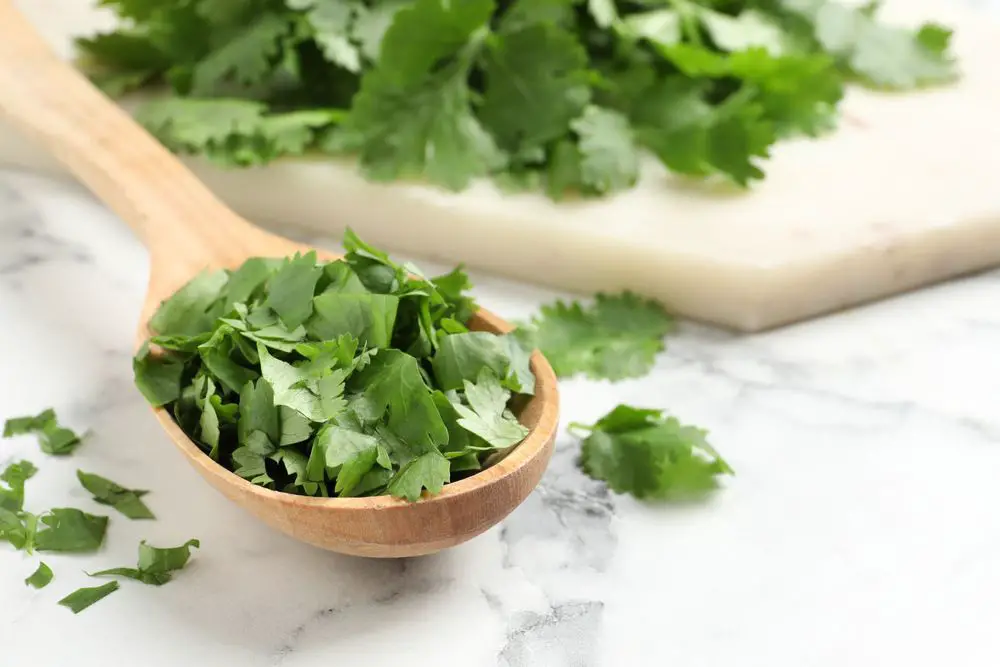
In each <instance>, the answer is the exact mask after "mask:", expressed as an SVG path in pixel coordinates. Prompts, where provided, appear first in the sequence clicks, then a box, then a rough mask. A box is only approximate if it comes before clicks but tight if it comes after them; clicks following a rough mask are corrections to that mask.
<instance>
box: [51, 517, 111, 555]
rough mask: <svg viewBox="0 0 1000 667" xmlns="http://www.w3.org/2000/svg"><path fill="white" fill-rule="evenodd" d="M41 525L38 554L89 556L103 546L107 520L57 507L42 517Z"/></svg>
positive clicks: (106, 518)
mask: <svg viewBox="0 0 1000 667" xmlns="http://www.w3.org/2000/svg"><path fill="white" fill-rule="evenodd" d="M39 523H40V524H41V526H40V527H39V529H38V532H37V533H36V534H35V536H34V544H35V549H37V550H38V551H65V552H74V553H87V552H91V551H97V550H98V549H100V548H101V545H102V544H103V543H104V534H105V532H106V531H107V527H108V517H106V516H100V515H94V514H87V513H86V512H83V511H81V510H78V509H75V508H72V507H57V508H55V509H51V510H49V511H48V512H46V513H45V514H42V515H41V516H40V517H39Z"/></svg>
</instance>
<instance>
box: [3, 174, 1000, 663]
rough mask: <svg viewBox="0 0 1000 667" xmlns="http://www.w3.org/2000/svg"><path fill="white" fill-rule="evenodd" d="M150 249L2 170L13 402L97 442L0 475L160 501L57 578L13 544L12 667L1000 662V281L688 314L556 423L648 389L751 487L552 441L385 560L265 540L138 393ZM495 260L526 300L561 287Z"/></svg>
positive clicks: (86, 210) (8, 575) (106, 218)
mask: <svg viewBox="0 0 1000 667" xmlns="http://www.w3.org/2000/svg"><path fill="white" fill-rule="evenodd" d="M317 243H325V244H327V245H330V244H331V242H330V241H329V240H327V241H325V242H324V241H317ZM146 267H147V262H146V258H145V254H144V252H143V250H142V249H141V247H140V246H139V244H138V243H137V242H136V241H135V240H134V239H133V238H132V236H131V235H130V233H129V231H128V230H127V229H126V228H125V227H124V226H123V225H121V224H120V223H119V222H118V221H117V220H116V219H115V218H114V217H113V216H111V215H110V214H109V213H107V212H106V211H105V210H104V209H103V208H101V207H100V206H99V205H97V204H96V203H95V202H94V201H93V200H92V199H91V198H89V197H88V196H87V195H86V194H84V193H83V192H82V191H81V190H79V189H78V188H75V187H72V186H67V185H64V184H56V183H54V182H49V181H45V180H42V179H40V178H37V177H32V176H28V175H24V174H16V173H12V172H6V173H4V172H0V378H2V383H0V420H2V419H4V418H6V417H9V416H12V415H18V414H22V413H29V412H35V411H37V410H39V409H41V408H43V407H46V406H49V405H52V406H54V407H55V408H56V409H57V410H58V411H59V413H60V415H62V416H63V418H64V419H65V421H67V422H68V423H69V424H71V425H72V426H75V427H78V428H89V429H90V430H91V431H92V436H91V437H89V438H88V439H87V441H86V442H85V444H84V445H83V446H81V447H80V448H79V450H77V454H76V455H75V456H73V457H72V458H68V459H55V458H51V457H45V456H44V455H42V454H41V453H40V452H39V451H38V450H37V447H36V446H35V445H34V444H33V442H32V441H31V440H29V439H17V440H8V441H0V465H3V464H5V463H6V462H7V461H9V460H12V459H18V458H22V457H24V458H29V459H31V460H32V461H34V462H35V463H37V464H38V465H39V467H40V469H41V471H40V473H39V475H38V476H37V477H36V478H35V479H32V480H31V481H30V482H29V485H28V501H27V505H28V507H29V509H34V510H42V509H45V508H47V507H51V506H59V505H64V504H69V505H73V506H78V507H81V508H85V509H90V510H91V511H94V510H96V509H98V507H99V506H96V505H94V504H92V503H91V502H90V501H89V500H88V498H87V497H86V495H85V493H84V492H83V490H82V489H80V488H78V485H77V483H76V481H75V478H74V471H75V470H76V468H78V467H79V468H83V469H85V470H90V471H93V472H98V473H101V474H105V475H107V476H108V477H110V478H112V479H115V480H117V481H120V482H122V483H125V484H128V485H131V486H135V487H139V488H148V489H151V490H152V493H151V494H150V496H149V497H148V498H149V504H150V506H151V507H152V509H153V510H154V511H155V512H156V513H157V515H158V516H159V520H158V521H155V522H130V521H128V520H126V519H124V518H120V517H118V516H112V521H111V525H110V529H109V536H108V540H107V544H106V546H105V548H104V549H103V551H102V552H101V553H99V554H96V555H93V556H85V557H79V556H77V557H73V556H65V557H60V556H51V555H46V557H45V560H46V561H47V562H49V564H50V565H51V566H52V567H53V569H54V570H55V573H56V579H55V580H54V582H53V583H52V584H51V585H50V586H49V587H48V588H46V589H44V590H42V591H39V592H36V591H33V590H31V589H28V588H26V587H25V586H24V585H23V583H22V580H23V578H24V577H26V576H27V575H28V574H30V573H31V572H32V571H33V569H34V567H35V563H36V561H37V558H32V557H26V556H24V555H23V554H21V553H18V552H14V551H13V550H12V549H10V548H9V547H0V600H2V602H0V655H2V658H0V664H2V665H4V666H5V667H7V666H10V667H20V666H22V665H46V666H49V665H51V666H53V667H55V666H61V665H69V664H73V665H79V666H80V667H97V666H98V665H115V666H117V665H143V667H168V666H169V667H173V666H180V665H198V666H199V667H215V666H219V667H229V666H230V665H241V666H243V667H265V666H278V665H281V666H284V667H319V666H323V667H327V666H329V665H334V664H338V665H349V666H352V667H353V666H354V665H358V666H363V667H376V666H380V665H386V666H389V665H392V666H397V665H400V664H415V665H416V664H419V665H436V666H439V667H448V666H455V667H480V666H483V667H486V666H492V665H500V666H504V667H525V666H533V665H540V666H543V667H563V666H567V667H568V666H581V667H582V666H591V665H593V666H602V667H603V666H608V667H617V666H619V665H657V666H659V665H678V666H684V667H687V666H695V667H716V666H718V667H732V666H734V665H739V666H740V667H776V666H777V667H785V666H787V667H812V666H816V667H842V666H844V665H852V666H855V665H860V666H867V665H879V666H881V665H894V664H900V665H907V666H908V667H911V666H915V665H948V666H957V667H972V666H978V665H983V666H984V667H985V666H994V665H997V664H1000V634H998V633H997V630H996V628H997V626H998V623H1000V564H998V561H1000V558H998V556H1000V524H998V522H997V521H996V519H995V517H996V509H995V508H996V506H997V503H998V502H1000V485H998V484H997V481H998V479H1000V413H998V411H997V409H996V404H997V396H998V395H1000V346H998V345H997V340H998V335H1000V309H998V308H997V307H996V304H997V303H998V301H1000V273H990V274H985V275H982V276H978V277H974V278H970V279H967V280H963V281H960V282H956V283H952V284H947V285H942V286H939V287H936V288H932V289H928V290H925V291H923V292H920V293H916V294H912V295H908V296H905V297H901V298H897V299H894V300H892V301H888V302H883V303H880V304H877V305H873V306H869V307H865V308H862V309H858V310H855V311H852V312H849V313H845V314H842V315H838V316H834V317H830V318H827V319H824V320H821V321H816V322H813V323H810V324H805V325H800V326H796V327H793V328H789V329H785V330H782V331H779V332H773V333H768V334H764V335H756V336H735V335H731V334H727V333H722V332H719V331H713V330H708V329H704V328H700V327H694V326H684V327H683V328H682V330H681V333H680V334H679V335H678V336H676V337H674V338H672V339H671V341H670V344H669V345H670V347H669V351H668V352H667V353H666V354H664V355H662V356H661V357H660V359H659V362H658V364H657V367H656V370H655V371H654V372H653V373H652V374H651V375H650V376H648V377H646V378H644V379H642V380H637V381H630V382H624V383H621V384H617V385H611V384H605V383H595V382H585V381H578V382H577V381H574V382H566V383H564V384H563V396H564V399H563V400H564V406H565V409H564V422H567V423H568V422H569V421H571V420H584V421H587V420H592V419H593V418H594V417H596V416H598V415H600V414H602V413H603V412H604V411H606V410H608V409H609V408H611V407H612V406H614V405H615V404H616V403H618V402H630V403H636V404H645V405H649V406H653V407H667V408H669V409H671V410H673V411H674V412H675V413H676V414H678V415H679V416H681V417H682V418H683V419H686V420H690V421H693V422H696V423H698V424H700V425H703V426H705V427H707V428H709V429H710V430H711V431H712V437H713V441H714V443H715V444H716V445H717V446H718V447H719V449H720V450H721V451H722V452H723V454H724V455H725V456H726V457H727V458H728V460H729V461H730V462H731V463H732V465H733V466H734V467H735V469H736V471H737V476H736V477H735V478H733V479H732V480H730V481H729V482H728V484H727V488H726V489H724V490H723V491H722V492H721V493H719V494H717V495H716V496H715V497H714V498H713V499H712V500H711V501H710V502H708V503H706V504H703V505H696V506H688V507H655V506H645V505H642V504H639V503H637V502H634V501H633V500H631V499H629V498H624V497H613V496H610V495H608V494H607V493H606V492H605V491H604V490H603V489H602V488H601V486H600V485H599V484H596V483H593V482H591V481H589V480H588V479H586V478H585V477H584V476H583V475H581V473H579V472H578V471H577V469H576V468H575V465H574V458H575V455H576V444H575V443H574V441H573V440H572V439H571V438H569V437H568V436H565V435H563V436H561V437H560V439H559V442H558V452H557V454H556V456H555V459H554V460H553V463H552V466H551V468H550V470H549V471H548V474H547V475H546V477H545V480H544V482H543V484H542V486H541V487H540V488H539V489H538V491H537V492H536V493H535V494H534V495H532V496H531V497H530V498H529V499H528V501H527V502H526V503H525V504H524V505H523V506H522V507H521V508H519V509H518V510H517V511H516V512H515V513H514V514H513V515H512V516H511V517H510V518H509V519H508V520H507V521H506V522H505V523H504V524H503V525H502V527H500V528H498V529H495V530H492V531H490V532H489V533H487V534H485V535H483V536H482V537H480V538H478V539H475V540H473V541H472V542H471V543H469V544H467V545H464V546H462V547H459V548H457V549H454V550H452V551H450V552H447V553H444V554H441V555H438V556H433V557H428V558H423V559H416V560H408V561H371V560H360V559H354V558H348V557H342V556H337V555H332V554H328V553H324V552H321V551H318V550H315V549H313V548H310V547H306V546H303V545H300V544H297V543H294V542H292V541H290V540H289V539H286V538H285V537H283V536H281V535H279V534H277V533H274V532H271V531H270V530H268V529H267V528H264V527H263V526H261V525H259V524H257V523H256V522H255V521H254V520H252V519H251V518H249V517H247V516H244V515H243V514H242V513H241V511H239V510H238V509H236V508H235V507H232V506H230V505H229V504H228V503H227V501H225V500H224V499H223V498H222V497H221V496H219V495H218V494H216V493H215V492H214V491H213V490H211V489H210V488H208V487H207V486H206V485H205V484H204V483H203V482H202V481H201V479H200V478H199V477H197V476H196V475H195V473H194V472H193V471H192V470H191V469H189V468H188V466H187V464H186V463H184V462H183V461H182V459H181V457H179V456H178V455H177V453H176V452H175V451H174V449H173V448H172V446H171V445H170V444H169V443H168V441H167V438H166V437H165V436H164V435H163V434H162V433H161V431H160V429H159V427H158V426H157V424H156V422H155V421H154V419H153V417H152V415H151V414H150V412H149V410H148V409H147V408H146V407H145V405H144V403H143V400H142V398H141V397H140V396H139V394H138V393H137V392H136V391H135V390H134V389H133V388H132V385H131V370H130V364H129V351H130V347H131V341H132V331H133V327H134V324H135V320H136V317H137V315H138V308H139V305H140V301H141V297H142V293H143V290H144V285H145V271H146ZM477 278H478V285H479V288H478V290H477V291H478V294H479V296H480V298H481V300H482V301H483V302H484V303H485V304H487V305H488V306H489V307H491V308H492V309H494V310H496V311H497V312H500V313H502V314H504V315H507V316H510V317H515V318H516V317H522V316H525V315H527V314H528V313H529V312H531V311H532V310H533V309H535V308H536V307H537V306H538V304H539V303H541V302H543V301H545V300H548V299H550V298H551V297H552V294H551V293H547V292H543V291H540V290H537V289H534V288H529V287H526V286H523V285H516V284H512V283H508V282H503V281H500V280H496V279H489V278H487V277H484V276H477ZM189 537H198V538H200V539H201V540H202V544H203V548H202V549H201V551H200V552H198V553H197V555H196V558H195V560H194V561H193V563H192V565H191V566H190V567H189V569H187V570H186V571H184V572H183V573H182V574H181V575H180V576H178V577H177V579H176V580H175V581H174V582H172V583H170V584H169V585H167V586H164V587H162V588H151V587H144V586H141V585H139V584H135V585H129V583H128V582H127V583H126V584H125V585H123V587H122V590H121V591H120V592H118V593H116V594H115V595H113V596H111V597H110V598H108V599H107V600H105V601H103V602H101V603H100V604H98V605H97V606H95V607H93V608H92V609H90V610H88V611H86V612H85V613H83V614H81V615H79V616H73V615H72V614H71V613H70V612H69V611H67V610H66V609H63V608H61V607H59V606H57V605H56V601H57V600H58V599H59V598H60V597H62V596H63V595H65V594H66V593H68V592H70V591H71V590H73V589H75V588H76V587H78V586H81V585H92V583H91V582H92V581H93V580H88V579H87V577H86V576H85V574H84V573H83V570H87V569H90V570H93V569H97V568H99V567H109V566H115V565H128V564H131V563H133V562H134V559H135V547H136V544H137V543H138V541H139V540H140V539H149V540H151V541H153V542H154V543H158V544H163V545H170V544H175V543H180V542H182V541H183V540H186V539H187V538H189Z"/></svg>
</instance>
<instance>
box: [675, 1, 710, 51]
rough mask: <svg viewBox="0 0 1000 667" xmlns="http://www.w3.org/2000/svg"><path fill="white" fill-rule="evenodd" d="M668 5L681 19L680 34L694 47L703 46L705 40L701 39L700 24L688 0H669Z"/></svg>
mask: <svg viewBox="0 0 1000 667" xmlns="http://www.w3.org/2000/svg"><path fill="white" fill-rule="evenodd" d="M670 5H671V6H672V7H673V8H674V11H675V12H677V14H678V16H680V18H681V32H683V33H684V37H686V38H687V40H688V41H689V42H691V43H692V44H694V45H696V46H701V47H704V46H705V40H703V39H702V38H701V24H700V23H699V22H698V16H697V14H696V13H695V12H694V10H693V8H692V7H691V2H690V0H670Z"/></svg>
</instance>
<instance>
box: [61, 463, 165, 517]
mask: <svg viewBox="0 0 1000 667" xmlns="http://www.w3.org/2000/svg"><path fill="white" fill-rule="evenodd" d="M76 477H77V479H79V480H80V484H82V485H83V488H85V489H87V491H90V493H91V494H92V495H93V496H94V500H96V501H97V502H99V503H101V504H102V505H111V506H112V507H114V508H115V509H116V510H118V511H119V512H121V513H122V514H124V515H125V516H127V517H128V518H130V519H155V518H156V517H155V516H153V513H152V512H151V511H149V508H148V507H146V504H145V503H144V502H142V496H144V495H146V493H148V492H147V491H141V490H137V489H126V488H125V487H123V486H119V485H118V484H115V483H114V482H112V481H111V480H110V479H105V478H104V477H101V476H99V475H94V474H91V473H86V472H83V471H82V470H77V471H76Z"/></svg>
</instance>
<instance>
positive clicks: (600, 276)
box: [0, 125, 1000, 333]
mask: <svg viewBox="0 0 1000 667" xmlns="http://www.w3.org/2000/svg"><path fill="white" fill-rule="evenodd" d="M4 130H5V126H3V125H0V166H4V167H13V168H19V169H27V170H30V171H33V172H36V173H40V174H44V175H46V176H50V177H52V176H54V177H59V178H63V179H67V178H69V176H68V174H67V173H66V172H65V170H64V169H62V167H61V166H60V165H59V164H58V163H57V162H56V161H55V160H54V159H52V158H50V157H48V156H46V155H44V154H42V153H40V152H39V151H37V150H35V149H34V148H33V147H32V145H31V143H30V142H29V141H27V140H25V139H23V138H21V137H18V136H16V135H13V133H11V132H9V131H4ZM188 162H189V163H191V162H194V163H195V164H194V165H193V166H194V167H195V168H196V171H199V172H200V174H201V175H202V176H203V177H206V181H209V182H210V181H213V180H215V181H218V180H219V179H220V178H221V179H222V180H226V181H239V180H240V177H239V174H238V173H233V172H231V171H227V170H222V169H217V168H215V167H210V166H207V165H205V164H198V162H200V161H191V160H189V161H188ZM213 174H214V176H215V178H214V179H213V178H212V175H213ZM210 185H215V186H216V190H217V192H218V191H219V189H220V188H218V187H217V185H218V184H217V183H215V184H213V183H210ZM373 187H376V186H373ZM379 187H383V188H384V186H379ZM221 189H223V190H224V189H225V188H221ZM316 194H317V195H318V196H322V194H323V192H322V191H321V190H319V189H318V190H317V192H316ZM220 196H221V197H222V198H223V199H224V200H226V201H229V202H230V203H231V204H233V205H234V208H235V209H236V210H237V211H238V212H240V213H241V214H243V215H246V216H247V217H248V218H249V219H251V220H254V221H255V222H257V223H258V224H262V225H264V226H266V227H269V228H271V229H277V230H282V229H283V230H286V231H287V230H289V229H295V230H300V231H302V232H310V233H318V234H323V235H328V236H331V237H332V236H333V235H335V234H338V233H340V232H342V231H343V228H344V227H345V226H347V225H348V224H349V225H350V226H352V227H353V228H355V229H356V230H357V231H358V232H359V233H360V234H361V235H362V236H363V237H365V238H367V239H369V240H371V241H372V242H373V243H376V244H379V245H382V246H385V247H387V248H388V249H390V250H392V251H394V252H400V253H406V254H409V255H413V256H416V257H423V258H426V259H429V260H434V261H443V262H450V263H457V262H462V263H465V264H466V265H468V266H470V267H472V268H474V269H476V270H481V271H484V272H487V273H492V274H495V275H500V276H504V277H507V278H512V279H516V280H520V281H525V282H530V283H534V284H537V285H542V286H545V287H550V288H555V289H559V290H564V291H568V292H571V293H575V294H580V295H585V294H590V293H593V292H597V291H606V292H614V291H618V290H621V289H629V290H632V291H634V292H636V293H639V294H642V295H643V296H646V297H649V298H654V299H657V300H659V301H661V302H662V303H664V305H665V306H666V307H667V308H668V309H670V310H671V311H672V312H674V313H675V314H677V315H679V316H682V317H685V318H689V319H692V320H695V321H699V322H703V323H706V324H711V325H716V326H721V327H725V328H728V329H735V330H737V331H742V332H747V333H750V332H759V331H765V330H769V329H773V328H776V327H781V326H785V325H789V324H794V323H796V322H800V321H803V320H807V319H811V318H814V317H817V316H822V315H825V314H829V313H834V312H837V311H840V310H843V309H846V308H850V307H854V306H859V305H862V304H866V303H871V302H873V301H877V300H882V299H885V298H887V297H891V296H893V295H896V294H900V293H903V292H907V291H910V290H913V289H917V288H920V287H924V286H928V285H932V284H935V283H938V282H941V281H944V280H948V279H951V278H956V277H959V276H962V275H967V274H971V273H976V272H978V271H982V270H984V269H987V268H990V267H993V266H997V265H1000V257H997V256H996V255H995V254H992V255H991V254H990V253H989V252H988V249H989V248H990V247H998V246H1000V224H998V223H1000V220H998V219H992V218H990V219H985V218H984V219H980V220H973V221H970V222H968V223H963V224H962V225H961V226H960V227H959V228H956V227H947V228H942V229H940V230H937V231H936V232H935V231H931V232H925V233H923V234H921V235H919V236H918V237H917V238H914V239H907V238H903V239H900V240H895V241H894V242H893V243H892V244H890V245H886V244H881V245H877V244H872V245H871V246H870V247H867V248H862V249H860V250H858V249H854V250H852V251H849V252H843V253H831V254H830V255H828V256H825V257H816V256H813V257H810V258H809V259H808V261H806V260H803V261H802V262H801V265H800V266H797V267H789V266H788V265H781V266H777V267H775V266H770V267H769V266H767V265H763V264H753V263H747V264H745V265H743V266H738V265H732V264H718V265H717V266H715V267H712V266H706V264H705V262H704V259H703V258H685V257H682V256H677V257H674V258H667V257H664V255H663V254H662V251H661V250H657V249H651V248H648V247H643V246H642V244H641V243H639V244H632V245H631V246H628V247H623V248H621V250H622V252H627V253H628V254H630V255H632V257H631V258H629V259H627V260H622V259H621V258H620V257H619V259H618V260H617V261H608V260H609V258H610V257H611V254H610V253H607V252H606V251H602V250H599V249H598V248H597V247H596V246H595V245H594V241H593V240H592V239H591V240H590V241H589V242H587V241H582V240H581V239H580V238H574V239H569V241H565V240H564V241H563V247H562V248H560V249H559V250H553V249H552V248H553V246H551V245H550V244H547V243H544V242H543V243H539V242H538V241H537V238H536V234H535V233H534V232H535V230H534V225H537V224H540V221H524V220H521V221H520V224H518V225H514V226H512V227H508V228H501V226H499V225H487V226H480V227H478V228H477V229H475V230H472V229H470V227H469V224H468V220H459V219H458V218H459V217H460V216H459V215H457V214H455V213H454V212H449V211H448V210H446V209H444V208H438V207H435V205H434V203H433V202H431V201H428V200H424V201H417V202H415V201H413V200H412V199H411V200H408V201H405V202H404V201H400V202H398V205H400V206H403V207H405V208H407V210H408V212H409V214H410V215H417V216H421V217H424V216H426V217H429V218H434V222H435V224H433V226H432V229H431V230H430V233H421V234H406V235H398V234H394V233H393V231H394V227H396V226H397V225H398V224H399V220H398V219H391V220H390V219H385V217H384V215H383V217H381V218H380V219H375V217H373V216H376V215H378V214H377V213H374V214H373V213H372V211H371V209H369V210H368V211H366V215H367V216H368V217H366V218H363V219H362V218H355V219H352V220H349V221H347V220H345V221H343V222H341V221H340V220H336V221H332V222H331V221H330V220H321V219H319V218H318V217H316V216H308V215H306V216H299V217H298V218H297V219H296V220H295V221H294V222H290V221H288V220H287V219H283V217H282V216H281V215H280V214H278V213H277V212H276V211H268V212H265V213H261V211H259V210H257V211H248V210H246V209H247V208H252V206H247V205H241V203H240V202H239V201H233V197H232V196H231V195H230V196H226V193H220ZM357 197H358V198H361V199H363V198H364V195H357ZM384 204H385V202H383V205H384ZM415 206H419V207H421V208H422V209H423V210H416V209H415V208H414V207H415ZM379 210H382V209H379ZM449 214H450V215H449ZM422 229H424V228H422ZM449 231H450V232H452V233H458V234H463V233H464V235H466V236H471V235H474V236H475V237H476V239H477V241H478V243H476V244H472V245H467V246H466V247H467V248H473V249H474V250H473V251H472V252H466V253H462V255H463V256H462V257H455V256H453V254H452V253H450V252H441V248H443V247H447V246H446V245H444V244H443V243H442V240H443V237H444V236H445V235H446V234H447V233H448V232H449ZM970 233H977V234H979V235H981V236H982V238H984V239H985V242H983V243H979V244H974V245H970V244H968V243H964V244H963V243H961V238H960V237H961V235H962V234H970ZM519 246H520V247H521V248H523V249H525V251H524V252H523V254H521V253H518V252H515V251H516V250H517V249H518V247H519ZM504 248H506V249H507V250H509V251H510V252H503V251H502V249H504ZM498 249H500V250H501V251H500V252H497V250H498ZM928 249H931V251H928ZM643 255H646V256H645V257H644V256H643ZM914 256H916V257H918V258H921V261H918V262H917V263H913V262H912V261H911V262H908V263H904V264H900V263H899V262H898V260H894V258H900V257H910V258H912V257H914ZM685 264H688V265H687V266H685ZM554 267H561V268H559V269H558V270H552V269H553V268H554ZM636 268H638V269H639V270H638V271H636V270H635V269H636ZM789 271H792V272H793V273H795V274H796V276H797V277H796V278H794V279H793V278H789V275H788V273H789ZM699 274H701V276H702V277H703V278H704V280H701V281H693V280H691V276H692V275H693V276H698V275H699ZM834 279H836V280H837V281H838V283H839V285H838V289H837V290H836V291H834V292H830V291H824V290H820V289H819V288H821V287H823V286H828V285H829V281H830V280H834ZM817 293H824V294H826V295H827V296H824V297H823V298H817V297H816V294H817ZM734 304H735V305H734Z"/></svg>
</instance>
